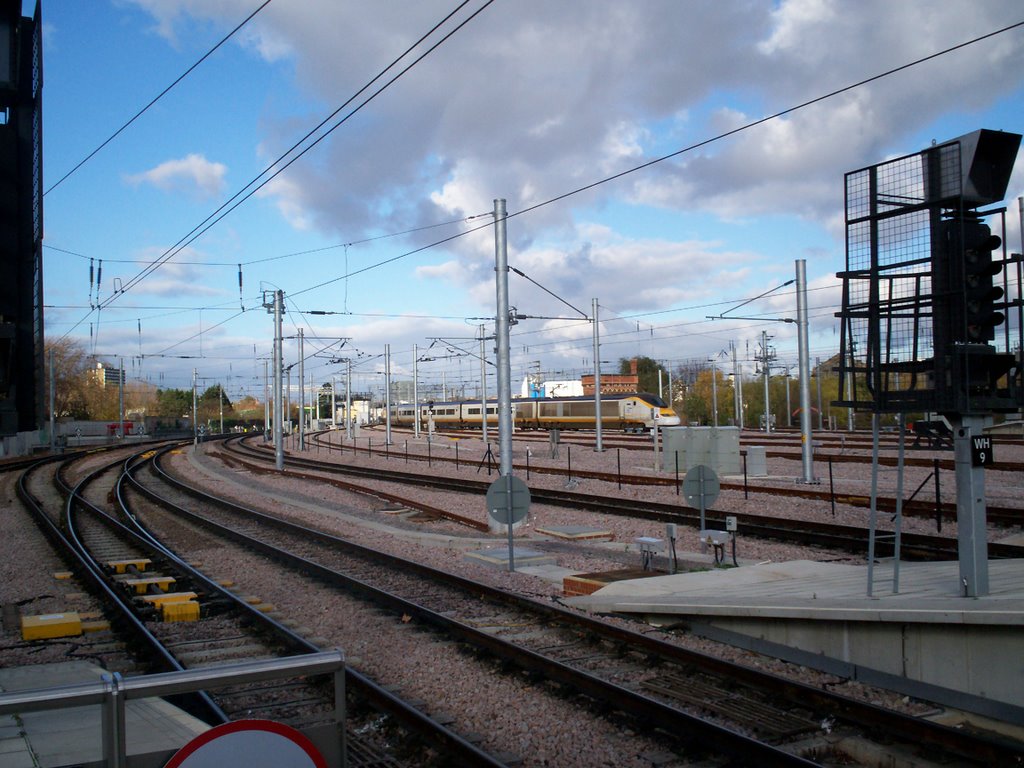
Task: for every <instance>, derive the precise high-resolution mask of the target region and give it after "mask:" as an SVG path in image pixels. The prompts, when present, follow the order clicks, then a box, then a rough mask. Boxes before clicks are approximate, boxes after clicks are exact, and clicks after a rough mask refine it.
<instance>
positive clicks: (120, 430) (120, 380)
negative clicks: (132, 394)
mask: <svg viewBox="0 0 1024 768" xmlns="http://www.w3.org/2000/svg"><path fill="white" fill-rule="evenodd" d="M118 365H119V366H120V369H119V370H118V372H117V403H118V405H117V415H118V421H117V436H118V437H119V438H120V439H121V440H124V358H123V357H122V358H119V359H118Z"/></svg>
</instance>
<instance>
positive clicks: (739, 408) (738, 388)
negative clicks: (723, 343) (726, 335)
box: [729, 341, 743, 431]
mask: <svg viewBox="0 0 1024 768" xmlns="http://www.w3.org/2000/svg"><path fill="white" fill-rule="evenodd" d="M729 345H730V346H731V347H732V386H733V407H734V408H735V409H736V426H737V427H739V428H740V430H741V431H742V429H743V380H742V379H741V377H740V364H739V362H738V361H737V359H736V344H735V342H731V341H730V342H729Z"/></svg>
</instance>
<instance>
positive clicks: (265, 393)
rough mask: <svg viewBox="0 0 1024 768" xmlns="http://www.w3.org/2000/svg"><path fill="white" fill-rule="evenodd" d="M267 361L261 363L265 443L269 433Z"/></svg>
mask: <svg viewBox="0 0 1024 768" xmlns="http://www.w3.org/2000/svg"><path fill="white" fill-rule="evenodd" d="M267 368H268V366H267V361H266V360H264V361H263V440H264V441H266V439H267V435H268V434H269V433H270V382H269V381H268V379H269V377H270V374H269V373H268V370H267Z"/></svg>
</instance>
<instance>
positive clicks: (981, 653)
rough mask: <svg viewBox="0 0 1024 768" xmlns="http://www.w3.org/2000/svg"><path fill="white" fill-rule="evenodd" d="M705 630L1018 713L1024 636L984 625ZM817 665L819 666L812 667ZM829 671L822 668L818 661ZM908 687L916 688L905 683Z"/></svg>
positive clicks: (825, 624) (834, 624)
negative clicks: (810, 656)
mask: <svg viewBox="0 0 1024 768" xmlns="http://www.w3.org/2000/svg"><path fill="white" fill-rule="evenodd" d="M703 620H705V621H706V622H707V624H708V625H709V626H711V627H716V628H720V629H723V630H726V631H728V632H730V633H736V634H739V635H745V636H748V637H751V638H755V639H757V640H760V641H766V642H768V643H773V644H778V645H781V646H786V647H788V648H792V649H795V650H798V651H803V652H806V654H810V655H820V656H823V657H826V658H827V659H830V660H838V661H841V662H844V663H846V664H849V665H852V666H853V667H856V668H861V669H863V670H871V671H875V672H879V673H882V675H884V676H892V677H894V678H898V679H902V680H904V681H906V682H907V683H908V684H913V683H916V684H920V685H921V687H922V689H923V688H924V687H926V686H937V687H939V688H944V689H949V690H950V691H955V692H960V693H963V694H966V696H965V699H964V701H962V702H956V701H952V702H951V701H946V702H943V703H946V704H949V705H952V706H960V707H962V708H963V709H967V710H972V709H976V707H975V706H972V705H971V702H970V701H969V700H968V699H970V698H974V697H977V698H978V699H984V700H988V701H991V702H994V703H996V702H1001V703H1003V704H1008V705H1011V706H1013V707H1019V708H1024V685H1022V684H1021V681H1022V680H1024V632H1021V630H1020V627H1014V626H1000V625H985V624H973V625H963V624H953V623H950V624H924V623H922V624H910V623H874V622H872V623H864V622H854V621H820V620H818V621H800V620H796V619H792V618H789V619H784V620H783V619H744V618H736V619H730V618H717V617H716V618H713V619H712V618H710V617H704V619H703ZM815 666H817V665H815ZM823 666H827V664H823ZM907 690H911V691H913V690H915V687H914V686H913V685H910V686H909V687H908V688H907Z"/></svg>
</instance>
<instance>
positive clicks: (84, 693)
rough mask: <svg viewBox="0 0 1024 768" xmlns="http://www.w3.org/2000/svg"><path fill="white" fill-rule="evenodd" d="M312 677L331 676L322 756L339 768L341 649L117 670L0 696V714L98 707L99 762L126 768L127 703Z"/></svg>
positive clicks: (341, 744) (342, 755) (342, 741)
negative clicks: (142, 671)
mask: <svg viewBox="0 0 1024 768" xmlns="http://www.w3.org/2000/svg"><path fill="white" fill-rule="evenodd" d="M313 675H332V676H333V678H334V733H336V734H337V741H336V743H335V744H330V745H328V746H329V747H331V748H330V749H327V750H325V751H326V752H330V753H333V755H325V758H327V759H328V760H329V764H331V765H338V766H340V768H344V766H345V764H346V760H345V654H344V652H342V651H340V650H334V651H325V652H322V653H311V654H304V655H302V656H289V657H285V658H279V659H265V660H260V661H248V662H242V663H238V664H225V665H223V666H217V667H207V668H203V669H195V670H191V669H190V670H184V671H181V672H165V673H160V674H155V675H142V676H139V677H122V676H121V675H120V674H119V673H117V672H113V673H104V674H103V676H102V677H101V679H100V680H99V681H97V682H92V683H76V684H73V685H64V686H57V687H52V688H39V689H34V690H26V691H17V692H12V693H3V694H0V715H13V714H24V713H26V712H40V711H46V710H53V709H67V708H69V707H80V706H84V705H100V706H101V707H102V730H103V733H102V739H103V762H104V764H105V765H106V766H108V768H125V766H127V764H128V763H127V755H126V734H125V729H126V726H125V706H126V704H127V702H128V701H129V700H131V699H144V698H150V697H154V696H155V697H163V696H172V695H175V694H185V693H193V692H195V691H198V690H202V689H205V688H214V689H215V688H218V687H221V686H226V685H236V684H242V683H256V682H262V681H265V680H277V679H281V678H288V677H306V676H313ZM332 741H333V738H332ZM332 757H333V759H332Z"/></svg>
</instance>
